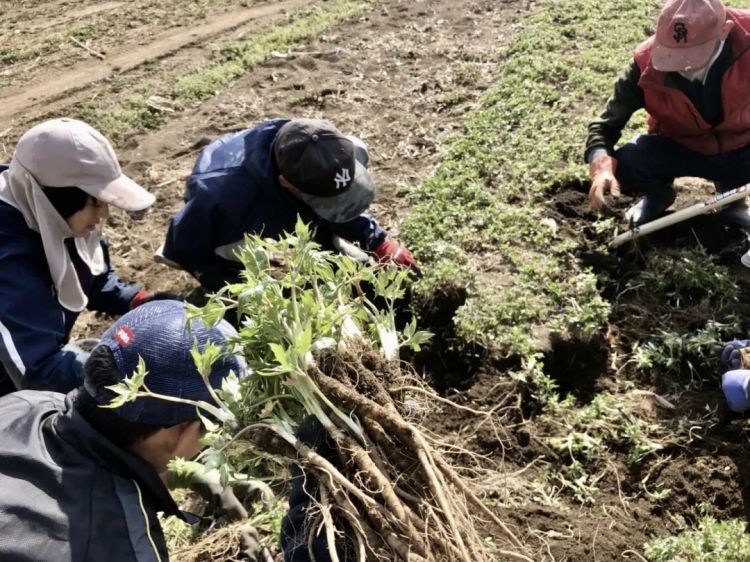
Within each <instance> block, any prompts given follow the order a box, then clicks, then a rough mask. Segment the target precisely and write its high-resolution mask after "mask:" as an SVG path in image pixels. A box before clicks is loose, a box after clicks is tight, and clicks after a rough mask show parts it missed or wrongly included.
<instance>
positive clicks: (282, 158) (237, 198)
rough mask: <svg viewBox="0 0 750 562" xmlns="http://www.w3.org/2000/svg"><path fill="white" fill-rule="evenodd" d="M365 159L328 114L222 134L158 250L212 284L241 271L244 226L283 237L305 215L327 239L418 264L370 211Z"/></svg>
mask: <svg viewBox="0 0 750 562" xmlns="http://www.w3.org/2000/svg"><path fill="white" fill-rule="evenodd" d="M368 163H369V154H368V151H367V148H366V147H365V145H364V143H363V142H362V141H361V140H360V139H358V138H356V137H353V136H346V135H344V134H342V133H341V132H340V131H339V130H338V129H337V128H336V127H335V126H334V125H333V124H331V123H330V122H329V121H325V120H321V119H274V120H270V121H266V122H264V123H261V124H260V125H258V126H257V127H254V128H252V129H247V130H244V131H240V132H237V133H233V134H229V135H226V136H224V137H221V138H220V139H218V140H216V141H214V142H212V143H211V144H209V145H208V146H207V147H206V148H204V149H203V151H202V152H201V154H200V155H199V156H198V159H197V162H196V164H195V167H194V168H193V172H192V175H191V176H190V177H189V178H188V181H187V188H186V192H185V206H184V207H182V209H180V210H179V211H178V212H177V213H176V214H175V215H174V217H173V218H172V220H171V222H170V225H169V230H168V232H167V236H166V241H165V243H164V245H163V247H162V249H161V253H160V254H159V256H158V257H159V259H161V260H164V261H166V262H167V263H169V264H170V265H173V266H176V267H180V268H182V269H185V270H187V271H188V272H190V273H191V274H192V275H193V276H194V277H195V278H196V279H197V280H198V281H199V282H200V283H201V285H202V286H203V287H204V288H205V289H208V290H210V291H215V290H218V289H220V288H221V287H223V286H224V285H225V284H226V283H228V282H235V281H237V280H238V279H239V272H240V264H239V260H238V258H237V257H236V250H237V249H238V247H239V246H240V245H242V244H243V243H244V236H245V234H257V235H260V236H263V237H264V238H271V239H279V238H280V237H281V236H282V235H283V234H284V233H285V232H293V231H294V227H295V224H296V222H297V219H298V217H299V218H301V219H302V220H303V221H304V222H305V223H308V224H310V225H312V226H313V227H314V230H315V239H316V240H317V241H318V242H320V243H321V245H322V246H323V247H324V248H325V249H329V250H337V251H342V247H343V248H344V250H345V251H344V253H348V254H349V251H348V250H349V249H350V248H356V250H358V251H359V252H358V253H359V254H360V255H365V256H367V255H369V256H371V257H373V258H374V259H376V260H378V261H382V262H389V263H394V264H397V265H400V266H402V267H410V268H413V269H415V270H416V269H417V264H416V262H415V260H414V258H413V256H412V254H411V252H410V251H409V250H408V249H407V248H404V247H403V246H401V245H399V244H398V243H396V242H395V241H393V240H391V239H390V238H388V237H387V235H386V232H385V231H384V230H383V229H382V228H381V227H380V225H379V224H378V222H377V220H375V219H374V218H373V217H372V216H370V215H368V214H366V213H365V211H366V210H367V208H368V207H369V206H370V203H372V201H373V198H374V197H375V183H374V181H373V179H372V177H371V176H370V173H369V171H368V169H367V166H368ZM342 241H343V243H342ZM351 243H354V244H351ZM356 250H355V251H354V252H352V253H351V254H349V255H352V254H356V253H357V252H356Z"/></svg>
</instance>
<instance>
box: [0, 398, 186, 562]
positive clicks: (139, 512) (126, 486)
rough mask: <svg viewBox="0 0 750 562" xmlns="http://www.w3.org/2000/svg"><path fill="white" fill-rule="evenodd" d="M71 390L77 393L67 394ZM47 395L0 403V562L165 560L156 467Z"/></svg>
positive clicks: (170, 511) (165, 495)
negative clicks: (109, 438) (124, 448)
mask: <svg viewBox="0 0 750 562" xmlns="http://www.w3.org/2000/svg"><path fill="white" fill-rule="evenodd" d="M73 392H74V393H75V392H77V391H73ZM72 396H73V393H71V394H70V395H68V396H67V397H66V396H65V395H63V394H58V393H54V392H34V391H23V392H16V393H13V394H9V395H7V396H4V397H3V398H0V561H6V560H7V561H13V562H68V561H69V562H85V561H92V562H93V561H96V562H103V561H104V562H132V561H138V562H157V561H158V562H166V561H167V560H168V559H169V555H168V553H167V546H166V543H165V541H164V536H163V534H162V530H161V526H160V525H159V521H158V520H157V518H156V513H157V512H158V511H163V512H164V513H166V514H167V515H177V516H179V517H182V518H183V519H184V515H183V514H182V513H181V512H180V511H179V509H178V508H177V505H176V504H175V503H174V501H173V500H172V497H171V496H170V495H169V491H168V490H167V488H166V487H165V486H164V484H163V483H162V481H161V480H160V478H159V476H158V474H157V473H156V471H155V470H154V469H153V468H152V467H151V465H149V464H148V463H147V462H146V461H144V460H143V459H141V458H140V457H138V456H136V455H134V454H132V453H130V452H128V451H125V450H123V449H121V448H119V447H117V446H115V445H114V444H113V443H111V442H110V441H108V440H107V439H106V438H105V437H104V436H103V435H101V434H100V433H98V432H97V431H96V430H95V429H94V428H93V427H91V425H89V423H88V422H87V421H86V420H85V419H84V418H83V417H82V416H81V415H80V413H78V411H77V410H76V409H75V408H74V407H73V406H72V399H71V397H72Z"/></svg>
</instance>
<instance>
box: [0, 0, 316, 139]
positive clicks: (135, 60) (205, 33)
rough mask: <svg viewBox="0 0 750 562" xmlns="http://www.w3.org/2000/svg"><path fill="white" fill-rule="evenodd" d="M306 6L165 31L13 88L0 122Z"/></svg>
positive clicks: (1, 105) (275, 7)
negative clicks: (102, 57)
mask: <svg viewBox="0 0 750 562" xmlns="http://www.w3.org/2000/svg"><path fill="white" fill-rule="evenodd" d="M309 4H310V2H308V1H305V0H286V1H283V2H277V3H274V4H271V5H265V6H259V7H252V8H248V9H245V10H239V11H235V12H227V13H225V14H222V15H221V16H218V17H216V18H213V19H211V20H210V21H209V23H206V24H203V25H199V26H194V27H191V28H189V29H186V30H184V31H180V32H178V33H175V31H174V30H169V31H166V32H164V33H162V34H160V35H158V36H156V37H155V38H154V40H153V41H151V42H150V43H148V44H147V45H143V46H139V47H136V48H134V49H132V50H128V51H123V52H121V53H119V54H117V55H115V56H112V57H108V58H107V59H106V60H103V61H99V60H96V61H85V62H82V63H80V64H78V65H75V66H74V67H73V68H72V69H70V70H69V71H67V72H65V73H64V74H62V75H61V76H57V77H55V78H53V79H51V80H50V77H49V76H43V77H41V78H40V79H38V80H35V81H33V82H31V83H28V84H25V85H23V86H22V87H20V88H14V90H12V91H11V92H9V93H6V94H5V95H4V96H3V97H2V98H0V121H4V122H5V123H7V124H10V122H11V120H12V118H13V117H15V116H18V115H20V114H26V115H24V119H28V117H29V115H28V113H29V111H30V110H32V109H34V108H36V107H37V106H41V105H43V104H44V106H45V107H44V111H50V107H49V103H50V102H54V101H56V100H59V99H61V98H64V97H65V96H68V95H70V94H73V93H75V92H77V91H80V90H82V89H84V88H86V86H88V85H90V84H92V83H94V82H97V81H99V80H103V79H105V78H107V77H108V76H110V75H112V74H114V73H121V72H126V71H128V70H132V69H134V68H136V67H137V66H139V65H141V64H143V63H144V62H145V61H147V60H153V59H158V58H163V57H165V56H167V55H170V54H171V53H174V52H176V51H179V50H180V49H184V48H185V47H188V46H190V45H193V44H195V43H200V42H205V41H207V40H209V39H211V38H213V37H215V36H217V35H219V34H222V33H226V32H228V31H231V30H233V29H236V28H238V27H240V26H242V25H243V24H246V23H248V22H250V21H253V20H257V19H262V18H268V17H272V16H274V15H276V14H279V13H281V12H283V11H286V10H290V9H296V8H300V7H303V6H307V5H309ZM63 105H64V104H63Z"/></svg>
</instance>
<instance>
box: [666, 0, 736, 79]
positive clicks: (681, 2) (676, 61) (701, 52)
mask: <svg viewBox="0 0 750 562" xmlns="http://www.w3.org/2000/svg"><path fill="white" fill-rule="evenodd" d="M726 21H727V12H726V8H725V7H724V4H722V3H721V2H720V1H719V0H669V1H668V2H667V3H666V4H665V6H664V8H662V11H661V13H660V14H659V19H658V20H657V22H656V37H655V38H654V48H653V51H652V52H651V64H652V65H653V67H654V68H655V69H656V70H661V71H663V72H679V71H686V70H692V69H698V68H703V67H704V66H706V65H707V64H708V62H709V61H710V60H711V56H712V55H713V54H714V52H715V51H716V44H717V42H718V41H719V40H720V38H721V31H722V28H723V27H724V24H725V23H726Z"/></svg>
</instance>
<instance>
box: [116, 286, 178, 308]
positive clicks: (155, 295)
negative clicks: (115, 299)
mask: <svg viewBox="0 0 750 562" xmlns="http://www.w3.org/2000/svg"><path fill="white" fill-rule="evenodd" d="M184 299H185V298H184V297H183V296H182V295H181V294H180V293H175V292H172V291H154V292H152V291H138V292H137V293H136V294H135V296H134V297H133V298H132V300H131V301H130V310H133V309H134V308H138V307H139V306H141V305H142V304H146V303H147V302H151V301H181V300H184Z"/></svg>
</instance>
